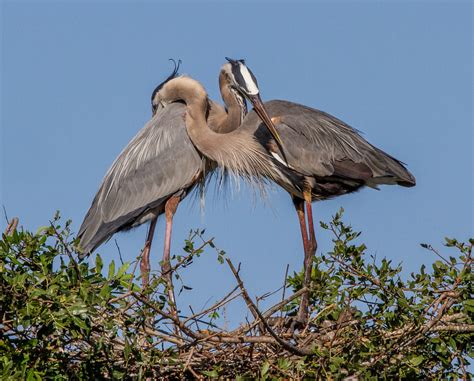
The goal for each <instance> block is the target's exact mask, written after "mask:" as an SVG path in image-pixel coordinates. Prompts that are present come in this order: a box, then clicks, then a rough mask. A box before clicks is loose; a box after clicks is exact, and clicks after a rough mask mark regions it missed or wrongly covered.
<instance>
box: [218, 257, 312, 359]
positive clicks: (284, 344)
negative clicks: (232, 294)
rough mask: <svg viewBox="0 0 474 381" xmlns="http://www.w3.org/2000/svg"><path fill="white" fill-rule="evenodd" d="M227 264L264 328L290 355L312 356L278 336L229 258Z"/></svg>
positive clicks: (310, 352) (309, 352)
mask: <svg viewBox="0 0 474 381" xmlns="http://www.w3.org/2000/svg"><path fill="white" fill-rule="evenodd" d="M226 261H227V264H228V265H229V267H230V269H231V270H232V273H233V274H234V276H235V278H236V279H237V283H238V284H239V286H240V289H241V291H242V293H243V295H242V296H243V297H244V299H245V301H246V302H247V303H248V304H250V306H251V307H252V309H253V310H254V312H255V314H256V315H257V316H258V318H259V319H260V320H261V322H262V324H263V326H264V327H265V329H266V330H267V331H268V332H269V333H270V335H271V336H273V338H274V339H275V340H276V341H277V342H278V344H280V345H281V346H282V347H283V348H285V349H286V350H287V351H289V352H290V353H293V354H295V355H298V356H306V355H309V354H312V351H311V350H309V351H308V350H306V349H300V348H298V347H295V346H294V345H292V344H290V343H288V342H287V341H285V340H283V339H282V338H281V337H280V336H278V335H277V334H276V333H275V332H274V331H273V330H272V329H271V328H270V326H269V325H268V323H267V321H266V320H265V318H264V317H263V315H262V314H261V313H260V311H259V310H258V308H257V307H256V306H255V304H254V303H253V302H252V299H250V297H249V295H248V294H247V290H246V289H245V287H244V286H243V283H242V280H241V279H240V276H239V273H238V272H237V270H236V269H235V267H234V265H233V264H232V262H231V260H230V259H229V258H226Z"/></svg>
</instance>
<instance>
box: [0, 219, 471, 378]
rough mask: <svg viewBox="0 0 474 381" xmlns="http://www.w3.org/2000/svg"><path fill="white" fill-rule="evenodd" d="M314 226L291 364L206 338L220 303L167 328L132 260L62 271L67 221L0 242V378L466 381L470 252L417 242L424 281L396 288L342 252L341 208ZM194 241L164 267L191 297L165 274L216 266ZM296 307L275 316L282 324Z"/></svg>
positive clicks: (362, 250) (297, 278)
mask: <svg viewBox="0 0 474 381" xmlns="http://www.w3.org/2000/svg"><path fill="white" fill-rule="evenodd" d="M321 226H322V228H323V229H325V230H328V231H329V232H331V234H333V235H334V240H333V242H334V245H333V248H332V250H331V251H330V252H328V253H326V254H324V255H320V256H317V257H316V258H315V260H314V265H315V266H314V269H313V272H312V287H311V321H310V324H309V326H308V327H307V329H306V330H305V332H300V333H296V334H294V335H293V336H291V335H290V336H288V335H287V334H284V333H282V334H281V335H282V336H281V337H283V338H284V340H290V342H291V344H292V345H294V346H297V347H303V346H306V347H308V348H310V353H312V354H311V355H307V356H300V357H298V356H294V355H292V354H290V353H288V352H286V351H285V350H283V349H282V348H281V347H279V346H278V345H277V344H276V343H275V342H272V341H271V340H272V337H271V336H269V335H267V336H265V335H264V334H262V341H261V342H259V341H258V339H259V337H258V335H257V334H255V335H254V336H252V340H253V341H252V344H249V343H250V342H251V341H246V339H249V335H251V334H250V333H249V332H251V331H247V333H246V334H242V333H241V331H238V333H235V332H232V333H225V332H223V331H222V330H221V329H220V330H218V331H211V329H214V328H215V327H217V325H218V324H219V323H220V321H221V320H222V318H221V317H220V313H219V311H221V309H222V306H224V305H225V304H226V303H227V301H225V302H222V303H221V302H219V303H217V304H216V307H215V308H210V309H207V310H204V311H202V312H201V313H198V314H196V315H195V316H197V317H194V318H193V317H189V318H186V317H184V316H182V314H181V321H179V320H177V318H176V317H173V315H172V312H170V311H172V308H173V306H172V305H171V304H169V303H168V293H167V284H166V282H164V281H163V279H162V278H161V277H160V276H159V274H153V277H152V280H151V285H150V287H148V288H146V289H141V288H140V287H139V286H138V284H137V283H136V282H137V280H138V279H137V278H136V276H135V271H136V268H137V263H136V262H134V263H132V264H128V263H124V264H119V263H115V262H114V261H112V262H111V263H108V264H105V263H103V261H102V258H101V257H100V256H99V255H96V256H95V258H92V259H91V260H90V262H89V263H91V265H90V264H88V263H86V262H83V263H78V262H76V260H75V258H76V254H75V253H74V247H75V246H74V244H75V242H74V241H73V240H72V238H71V237H70V231H69V222H68V223H66V224H65V226H64V227H61V226H60V224H59V216H56V218H55V219H54V220H53V221H52V223H51V224H50V226H47V227H44V228H41V229H39V230H38V231H37V232H36V233H31V232H28V231H21V230H18V231H13V233H12V234H8V235H5V234H4V235H3V236H2V240H1V241H0V275H1V277H0V379H2V380H9V379H27V380H40V379H57V380H61V379H121V378H134V379H144V378H147V377H151V378H153V379H156V378H162V379H170V378H175V379H182V378H184V377H192V376H193V375H196V374H201V375H204V376H205V377H207V378H226V377H227V378H236V379H254V378H259V379H262V380H267V379H275V378H286V379H294V378H303V377H307V378H317V379H342V378H345V377H348V376H356V377H358V379H378V378H382V379H383V378H385V379H392V378H409V379H425V378H433V379H440V378H452V379H457V378H463V377H468V370H467V369H468V367H469V358H470V357H472V344H471V343H472V341H473V321H472V319H473V310H474V302H473V300H472V294H473V290H472V287H473V286H472V284H473V282H472V273H471V265H472V256H471V255H472V246H473V244H474V241H473V240H470V241H469V242H468V243H463V242H459V241H457V240H455V239H447V240H446V246H447V249H446V250H449V253H450V256H448V257H445V256H444V255H442V254H440V253H439V252H438V251H436V250H435V249H434V248H432V247H431V246H430V245H426V244H423V245H422V246H423V247H425V249H427V250H428V251H429V252H430V253H428V254H430V255H431V254H432V255H435V256H436V259H437V260H436V261H435V262H434V263H433V264H432V266H431V270H428V269H427V268H426V267H425V266H422V267H421V268H420V270H419V271H418V272H416V273H412V274H411V275H410V276H409V278H408V279H405V280H404V279H403V276H402V267H401V265H395V264H393V263H392V262H391V261H390V260H387V259H385V258H382V259H377V258H376V257H374V256H369V255H368V254H367V253H366V252H367V249H366V247H365V245H363V244H359V243H356V242H357V239H358V238H359V236H360V233H359V232H355V231H353V229H352V228H351V227H350V226H347V225H345V224H344V223H343V222H342V211H341V212H340V213H338V214H337V215H336V216H335V217H334V219H333V220H332V221H331V222H330V223H329V224H323V223H322V224H321ZM203 234H204V231H200V230H195V231H191V232H190V235H189V238H188V239H187V240H186V241H185V245H184V247H183V254H182V255H177V256H174V257H173V261H174V262H173V266H172V267H173V269H174V270H176V271H174V278H175V279H176V280H179V281H180V282H181V287H180V292H184V291H186V290H189V289H191V287H189V286H187V285H185V284H184V283H183V281H182V279H181V276H179V275H178V272H177V270H178V269H183V268H185V267H187V266H190V265H192V263H193V261H194V260H195V259H196V258H198V257H199V256H200V255H201V254H202V253H203V252H204V250H205V248H206V247H210V248H211V249H213V250H215V252H216V256H217V259H218V261H219V262H221V263H222V262H224V260H223V257H224V255H225V253H224V252H223V251H222V250H219V249H218V248H216V247H215V245H214V241H213V239H210V240H206V239H204V238H203ZM426 261H427V262H431V260H430V258H429V257H428V256H427V260H426ZM302 277H303V275H302V273H299V274H294V275H292V276H291V277H289V279H288V285H289V286H290V287H292V288H293V289H294V290H295V291H296V290H298V289H299V288H301V284H302ZM232 295H233V294H232V293H231V294H229V300H231V299H234V298H233V297H231V296H232ZM297 303H298V300H293V301H292V302H291V303H289V304H288V305H287V306H286V311H287V313H288V315H292V314H294V313H295V310H296V308H297V305H298V304H297ZM193 314H194V312H193ZM205 319H207V320H206V321H205ZM196 328H197V330H196ZM192 329H194V331H193V330H192ZM176 330H179V331H180V334H179V335H176V334H175V333H174V332H175V331H176ZM236 332H237V331H236ZM252 332H253V331H252ZM217 334H219V335H221V337H224V338H227V339H230V338H232V336H231V334H234V337H237V336H235V335H237V334H238V335H240V336H238V337H239V339H238V340H234V341H232V343H233V344H230V343H231V341H228V343H229V344H222V343H221V342H219V340H216V341H211V339H212V338H214V339H215V338H216V337H217V336H216V335H217ZM223 334H224V336H222V335H223ZM226 335H227V336H226ZM285 335H286V336H285ZM206 340H207V341H206ZM209 353H211V354H212V358H213V361H209V360H208V357H207V356H208V354H209ZM196 356H197V358H196ZM191 360H192V361H191ZM190 364H192V367H193V369H194V370H192V369H191V365H190Z"/></svg>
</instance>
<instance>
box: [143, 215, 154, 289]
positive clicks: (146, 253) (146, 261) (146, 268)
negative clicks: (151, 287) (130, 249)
mask: <svg viewBox="0 0 474 381" xmlns="http://www.w3.org/2000/svg"><path fill="white" fill-rule="evenodd" d="M157 220H158V217H154V218H153V219H152V220H151V222H150V227H149V229H148V235H147V237H146V241H145V247H144V248H143V251H142V260H141V261H140V271H141V274H142V285H143V288H145V287H146V286H148V282H149V274H150V250H151V243H152V242H153V235H154V233H155V227H156V221H157Z"/></svg>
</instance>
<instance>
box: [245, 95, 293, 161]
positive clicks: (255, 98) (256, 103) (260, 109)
mask: <svg viewBox="0 0 474 381" xmlns="http://www.w3.org/2000/svg"><path fill="white" fill-rule="evenodd" d="M248 98H249V100H250V102H251V103H252V105H253V108H254V110H255V112H256V113H257V115H258V116H259V117H260V119H262V121H263V123H264V124H265V126H266V127H267V128H268V131H270V133H271V134H272V136H273V138H274V139H275V140H276V142H277V144H278V148H280V151H281V153H282V154H283V155H285V153H284V151H283V142H282V140H281V138H280V134H279V133H278V131H277V129H276V128H275V125H274V124H273V122H272V120H271V118H270V117H269V116H268V113H267V110H265V107H264V106H263V102H262V100H261V99H260V95H258V94H257V95H250V96H248ZM285 160H286V158H285Z"/></svg>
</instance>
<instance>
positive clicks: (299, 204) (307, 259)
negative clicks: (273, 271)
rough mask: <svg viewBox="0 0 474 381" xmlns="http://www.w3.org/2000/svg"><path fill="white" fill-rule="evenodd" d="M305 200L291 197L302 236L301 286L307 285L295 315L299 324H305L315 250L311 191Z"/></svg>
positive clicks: (306, 193)
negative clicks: (302, 266) (302, 265)
mask: <svg viewBox="0 0 474 381" xmlns="http://www.w3.org/2000/svg"><path fill="white" fill-rule="evenodd" d="M304 196H305V200H302V199H300V198H297V197H293V203H294V205H295V209H296V212H297V214H298V220H299V222H300V229H301V236H302V238H303V247H304V262H303V263H304V276H303V287H307V288H308V291H307V292H305V293H304V294H303V295H302V296H301V302H300V308H299V310H298V314H297V316H296V319H297V321H298V322H299V323H300V324H303V325H305V324H306V322H307V320H308V306H309V295H310V292H309V287H310V284H311V272H312V270H313V258H314V254H315V252H316V246H317V244H316V237H315V234H314V225H313V213H312V208H311V193H310V192H309V191H308V192H305V193H304ZM305 204H306V216H307V218H308V223H307V224H306V218H305Z"/></svg>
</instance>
